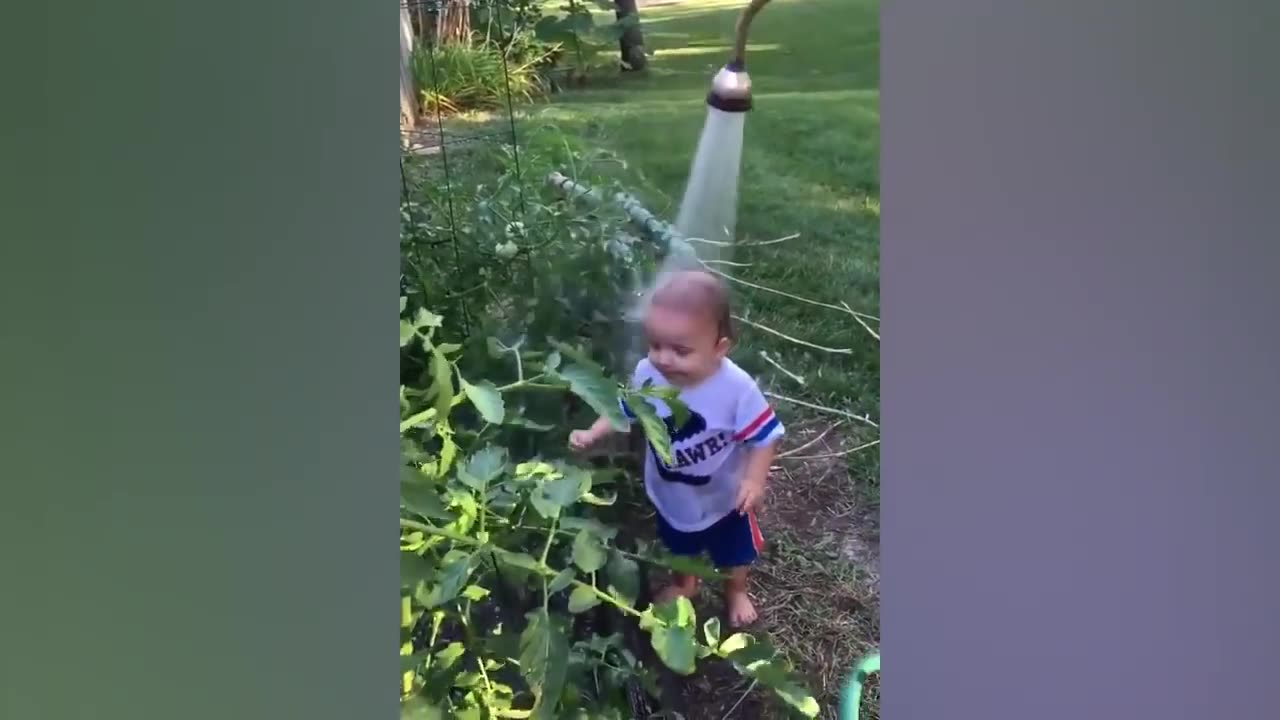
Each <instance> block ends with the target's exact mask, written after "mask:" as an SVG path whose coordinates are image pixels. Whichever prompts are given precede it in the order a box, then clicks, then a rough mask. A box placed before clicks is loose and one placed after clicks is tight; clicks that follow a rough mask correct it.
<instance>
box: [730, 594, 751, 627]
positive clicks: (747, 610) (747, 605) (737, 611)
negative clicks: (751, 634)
mask: <svg viewBox="0 0 1280 720" xmlns="http://www.w3.org/2000/svg"><path fill="white" fill-rule="evenodd" d="M724 604H725V605H726V607H727V609H728V611H729V625H730V626H732V627H735V628H742V627H746V626H747V625H750V624H751V623H753V622H755V621H756V619H757V618H758V617H759V615H757V614H756V606H755V605H752V604H751V598H750V597H747V594H746V593H745V592H734V591H730V592H728V593H726V594H725V597H724Z"/></svg>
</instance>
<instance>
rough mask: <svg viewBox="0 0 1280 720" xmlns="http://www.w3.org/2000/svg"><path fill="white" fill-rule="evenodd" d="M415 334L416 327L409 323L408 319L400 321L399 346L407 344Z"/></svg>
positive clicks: (416, 331) (416, 332)
mask: <svg viewBox="0 0 1280 720" xmlns="http://www.w3.org/2000/svg"><path fill="white" fill-rule="evenodd" d="M417 334H418V329H417V328H415V327H414V326H413V325H412V324H410V323H409V321H407V320H401V321H400V347H404V346H405V345H408V344H409V343H410V342H411V341H412V340H413V338H414V337H415V336H416V335H417Z"/></svg>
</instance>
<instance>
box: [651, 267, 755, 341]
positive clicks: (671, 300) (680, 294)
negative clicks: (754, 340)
mask: <svg viewBox="0 0 1280 720" xmlns="http://www.w3.org/2000/svg"><path fill="white" fill-rule="evenodd" d="M649 302H650V303H651V304H652V305H654V306H657V307H664V308H669V309H671V310H676V311H679V312H688V313H697V314H700V315H705V316H707V318H708V319H709V320H712V321H714V322H715V324H716V332H717V333H718V334H717V339H719V338H728V339H729V341H730V342H732V341H733V340H734V339H735V338H734V327H733V310H732V307H731V303H730V297H729V288H728V287H726V286H725V284H724V282H723V281H722V280H721V279H720V278H718V277H716V276H715V275H713V274H711V273H709V272H706V271H705V270H679V271H676V272H673V273H671V274H670V275H668V276H667V277H665V278H662V279H661V280H660V281H659V283H658V286H657V288H655V289H654V291H653V296H652V297H651V298H650V300H649Z"/></svg>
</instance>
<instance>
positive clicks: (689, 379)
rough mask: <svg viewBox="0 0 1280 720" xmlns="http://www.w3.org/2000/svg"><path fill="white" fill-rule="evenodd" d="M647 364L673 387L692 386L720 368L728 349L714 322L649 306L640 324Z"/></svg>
mask: <svg viewBox="0 0 1280 720" xmlns="http://www.w3.org/2000/svg"><path fill="white" fill-rule="evenodd" d="M644 331H645V336H646V337H647V338H648V341H649V362H651V363H653V366H654V367H655V368H657V370H658V372H660V373H662V376H663V377H665V378H666V379H667V380H669V381H670V382H671V383H672V384H673V385H677V386H688V385H694V384H696V383H698V382H700V381H702V380H704V379H706V378H707V377H709V376H710V375H711V373H713V372H715V371H716V368H718V367H719V366H720V361H721V360H723V359H724V356H725V354H726V353H727V352H728V350H729V341H728V339H727V338H722V337H720V333H719V329H718V328H717V327H716V323H715V321H714V319H712V318H710V317H709V316H707V315H703V314H699V313H689V312H681V311H679V310H674V309H671V308H667V307H662V306H658V305H655V306H651V307H650V308H649V312H648V315H646V317H645V321H644Z"/></svg>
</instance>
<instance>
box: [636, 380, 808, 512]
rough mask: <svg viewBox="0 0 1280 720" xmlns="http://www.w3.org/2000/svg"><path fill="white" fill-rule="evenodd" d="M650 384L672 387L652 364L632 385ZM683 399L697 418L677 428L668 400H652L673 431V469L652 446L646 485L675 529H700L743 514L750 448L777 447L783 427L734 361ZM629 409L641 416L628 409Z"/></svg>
mask: <svg viewBox="0 0 1280 720" xmlns="http://www.w3.org/2000/svg"><path fill="white" fill-rule="evenodd" d="M647 380H651V381H653V384H654V385H655V386H658V387H663V386H670V385H671V383H669V382H667V380H666V378H664V377H662V374H661V373H659V372H658V371H657V370H656V369H655V368H654V367H653V365H652V364H651V363H650V362H649V361H648V359H644V360H641V361H640V363H639V364H638V365H637V366H636V370H635V373H634V374H633V375H632V377H631V384H632V387H635V388H639V387H641V386H643V385H644V383H645V381H647ZM680 400H681V401H683V402H684V404H685V405H687V406H688V407H689V419H688V421H686V423H685V425H684V427H680V428H676V427H673V425H674V424H675V423H674V421H673V420H672V419H671V409H670V408H669V407H667V405H666V403H664V402H662V401H661V400H655V399H649V403H650V405H652V406H653V408H654V410H655V411H656V412H657V415H658V417H660V418H662V419H663V421H665V422H666V424H667V430H668V431H670V433H671V461H672V464H671V465H670V466H668V465H666V464H665V463H663V462H662V461H661V460H659V459H658V455H657V453H655V452H654V451H653V448H652V447H650V448H649V449H648V450H649V451H648V453H647V455H648V457H647V458H646V460H645V467H644V486H645V491H646V492H647V493H648V495H649V499H650V500H651V501H652V502H653V505H654V507H656V508H657V510H658V512H659V513H662V517H663V518H664V519H665V520H666V521H667V523H668V524H669V525H671V527H673V528H675V529H676V530H680V531H682V532H697V531H699V530H704V529H706V528H708V527H711V526H712V525H714V524H715V523H716V522H717V521H719V520H720V519H721V518H723V517H725V516H726V515H728V514H729V513H731V512H733V511H734V510H735V509H736V502H735V501H736V500H737V496H738V486H739V484H740V483H741V481H742V470H743V464H744V461H745V459H746V455H747V450H748V449H749V448H754V447H760V446H764V445H768V444H769V443H772V442H775V441H776V440H777V439H778V438H780V437H782V434H783V427H782V423H781V421H779V420H778V417H777V416H776V415H774V413H773V409H772V408H771V407H770V406H769V403H768V401H767V400H765V397H764V394H763V393H761V392H760V388H759V386H758V385H756V381H755V380H754V379H753V378H752V377H751V376H750V375H748V374H747V373H746V371H744V370H743V369H742V368H740V367H738V366H737V365H736V364H735V363H734V362H733V361H731V360H729V359H728V358H726V359H725V360H724V361H723V362H722V363H721V365H720V369H719V370H716V372H715V373H713V374H712V375H711V377H709V378H707V379H706V380H704V381H702V382H701V383H700V384H698V385H697V386H694V387H691V388H686V389H684V390H681V391H680ZM623 411H624V412H626V414H627V416H628V417H633V415H632V413H631V411H630V410H629V409H628V408H627V407H626V406H625V404H624V406H623Z"/></svg>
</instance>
